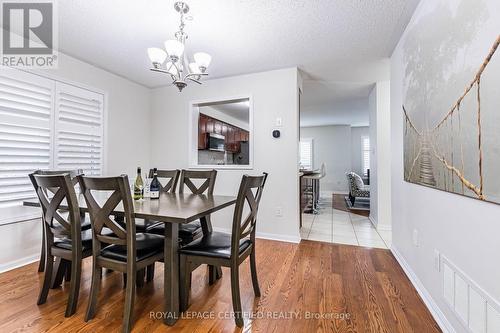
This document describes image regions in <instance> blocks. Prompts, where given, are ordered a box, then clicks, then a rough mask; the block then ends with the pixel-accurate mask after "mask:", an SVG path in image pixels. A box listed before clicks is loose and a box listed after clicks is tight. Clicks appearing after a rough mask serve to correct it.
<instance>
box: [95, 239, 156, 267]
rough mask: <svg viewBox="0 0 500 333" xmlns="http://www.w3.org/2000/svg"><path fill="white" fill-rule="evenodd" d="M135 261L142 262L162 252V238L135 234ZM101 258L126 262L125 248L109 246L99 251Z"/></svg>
mask: <svg viewBox="0 0 500 333" xmlns="http://www.w3.org/2000/svg"><path fill="white" fill-rule="evenodd" d="M135 241H136V249H137V260H138V261H140V260H144V259H146V258H149V257H151V256H153V255H155V254H158V253H161V252H163V242H164V237H163V236H160V235H154V234H146V233H138V234H136V238H135ZM101 256H103V257H105V258H109V259H114V260H119V261H123V262H126V261H127V247H126V246H123V245H116V244H114V245H109V246H106V247H105V248H103V249H102V250H101Z"/></svg>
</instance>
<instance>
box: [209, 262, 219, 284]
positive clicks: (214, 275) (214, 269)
mask: <svg viewBox="0 0 500 333" xmlns="http://www.w3.org/2000/svg"><path fill="white" fill-rule="evenodd" d="M221 277H222V269H221V268H220V266H212V265H208V284H209V285H212V284H214V283H215V282H216V281H217V280H219V279H220V278H221Z"/></svg>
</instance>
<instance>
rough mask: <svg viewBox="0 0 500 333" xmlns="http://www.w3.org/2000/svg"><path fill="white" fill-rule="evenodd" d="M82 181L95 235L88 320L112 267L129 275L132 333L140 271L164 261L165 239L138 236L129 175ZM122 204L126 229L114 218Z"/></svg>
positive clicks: (126, 316) (126, 318)
mask: <svg viewBox="0 0 500 333" xmlns="http://www.w3.org/2000/svg"><path fill="white" fill-rule="evenodd" d="M78 180H79V183H80V187H81V190H82V192H83V195H84V197H85V201H86V203H87V207H88V210H89V213H90V220H91V223H92V235H93V242H92V256H93V264H92V283H91V289H90V297H89V304H88V307H87V314H86V316H85V320H86V321H88V320H90V319H92V318H94V316H95V313H96V306H97V295H98V291H99V286H100V282H101V275H102V274H101V273H102V268H108V269H111V270H114V271H119V272H122V273H126V274H127V282H126V292H125V293H126V295H125V306H124V313H123V327H122V330H123V332H130V330H131V328H132V323H133V309H134V299H135V290H136V281H135V280H136V276H137V272H138V271H140V270H144V269H145V268H146V267H147V266H149V265H152V264H154V263H155V262H157V261H161V260H163V242H164V237H163V236H160V235H154V234H147V233H136V228H135V218H134V206H133V202H132V195H131V193H130V184H129V181H128V177H127V176H126V175H122V176H118V177H84V176H79V177H78ZM103 192H104V193H106V192H108V193H109V192H112V193H111V195H110V196H107V197H106V198H103V197H102V196H101V197H99V195H102V194H103ZM98 202H99V203H98ZM120 203H121V204H122V205H123V211H124V216H123V217H124V222H125V228H123V227H122V225H121V224H120V223H118V222H116V221H115V220H114V219H111V218H110V216H112V215H113V211H114V210H115V208H116V207H117V206H118V205H119V204H120ZM100 204H101V205H100ZM107 228H109V229H111V231H112V232H113V233H112V234H105V233H104V230H105V229H107Z"/></svg>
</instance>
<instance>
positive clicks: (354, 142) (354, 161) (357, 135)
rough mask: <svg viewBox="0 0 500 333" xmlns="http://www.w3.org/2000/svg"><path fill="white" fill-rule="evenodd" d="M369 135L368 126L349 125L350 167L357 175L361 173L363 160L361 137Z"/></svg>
mask: <svg viewBox="0 0 500 333" xmlns="http://www.w3.org/2000/svg"><path fill="white" fill-rule="evenodd" d="M364 136H370V127H368V126H360V127H351V169H352V171H354V172H356V173H357V174H358V175H362V174H363V161H362V159H361V138H362V137H364Z"/></svg>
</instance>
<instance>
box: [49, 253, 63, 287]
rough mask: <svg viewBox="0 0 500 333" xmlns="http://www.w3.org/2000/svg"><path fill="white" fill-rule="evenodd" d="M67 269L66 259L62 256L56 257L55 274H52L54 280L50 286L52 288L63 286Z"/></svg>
mask: <svg viewBox="0 0 500 333" xmlns="http://www.w3.org/2000/svg"><path fill="white" fill-rule="evenodd" d="M65 271H66V260H65V259H62V258H60V257H56V261H55V263H54V268H53V272H54V274H53V276H52V282H51V286H50V288H51V289H57V288H59V287H60V286H61V284H62V281H63V278H64V273H65Z"/></svg>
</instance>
